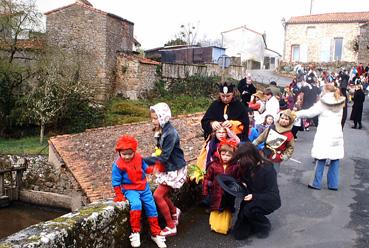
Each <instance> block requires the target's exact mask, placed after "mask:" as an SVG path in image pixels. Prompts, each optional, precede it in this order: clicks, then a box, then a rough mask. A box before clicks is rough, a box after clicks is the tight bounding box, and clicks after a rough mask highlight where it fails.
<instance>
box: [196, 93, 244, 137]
mask: <svg viewBox="0 0 369 248" xmlns="http://www.w3.org/2000/svg"><path fill="white" fill-rule="evenodd" d="M224 108H225V104H224V103H223V102H222V101H221V100H215V101H214V102H213V103H212V104H211V105H210V106H209V108H208V110H206V113H205V114H204V116H203V117H202V119H201V126H202V129H203V130H204V138H205V139H207V137H208V136H209V135H210V134H211V133H212V131H213V129H212V128H211V125H210V122H212V121H219V122H224V121H225V119H224ZM227 115H228V120H236V121H240V122H241V123H242V124H243V126H244V129H243V132H242V133H241V134H239V135H238V137H239V138H240V140H241V141H248V133H249V116H248V114H247V108H246V107H245V106H244V105H243V104H242V103H241V102H240V101H238V100H235V99H234V100H233V101H232V102H230V103H229V105H228V108H227Z"/></svg>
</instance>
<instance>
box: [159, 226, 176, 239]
mask: <svg viewBox="0 0 369 248" xmlns="http://www.w3.org/2000/svg"><path fill="white" fill-rule="evenodd" d="M176 234H177V227H176V226H174V227H173V228H169V227H167V226H166V227H164V229H163V230H161V232H160V235H161V236H165V237H167V236H174V235H176Z"/></svg>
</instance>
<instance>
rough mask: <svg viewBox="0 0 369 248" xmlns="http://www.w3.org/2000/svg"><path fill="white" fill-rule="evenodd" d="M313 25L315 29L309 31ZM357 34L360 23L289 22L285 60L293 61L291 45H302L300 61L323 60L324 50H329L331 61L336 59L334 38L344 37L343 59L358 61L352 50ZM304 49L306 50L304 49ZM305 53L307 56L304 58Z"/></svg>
mask: <svg viewBox="0 0 369 248" xmlns="http://www.w3.org/2000/svg"><path fill="white" fill-rule="evenodd" d="M312 27H315V28H314V30H313V29H311V31H312V32H308V31H307V30H308V28H312ZM357 35H359V24H358V23H321V24H288V25H287V26H286V34H285V48H284V60H285V61H291V59H292V57H291V52H292V49H291V46H292V45H300V62H321V61H322V60H321V54H322V51H323V50H324V51H327V52H329V61H334V38H336V37H342V38H343V48H342V59H341V60H342V61H350V62H356V61H357V55H356V54H355V52H354V51H353V50H352V41H353V40H354V39H355V38H356V37H357ZM304 47H305V48H304ZM304 49H306V51H303V50H304ZM304 53H305V54H306V58H304V57H305V56H304ZM305 59H306V60H305ZM327 62H328V61H327Z"/></svg>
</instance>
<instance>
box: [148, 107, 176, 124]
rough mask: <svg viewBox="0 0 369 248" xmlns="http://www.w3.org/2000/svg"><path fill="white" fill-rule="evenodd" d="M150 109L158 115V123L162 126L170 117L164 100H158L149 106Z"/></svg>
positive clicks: (170, 114)
mask: <svg viewBox="0 0 369 248" xmlns="http://www.w3.org/2000/svg"><path fill="white" fill-rule="evenodd" d="M150 111H154V112H155V114H156V115H157V116H158V120H159V125H160V127H162V128H163V127H164V125H165V124H166V123H167V122H168V121H169V120H170V118H172V113H171V111H170V108H169V106H168V104H166V103H165V102H159V103H157V104H155V105H154V106H151V107H150Z"/></svg>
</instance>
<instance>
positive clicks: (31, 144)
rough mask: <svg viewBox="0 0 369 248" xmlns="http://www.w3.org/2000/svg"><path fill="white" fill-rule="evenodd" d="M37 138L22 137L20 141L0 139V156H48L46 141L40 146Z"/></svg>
mask: <svg viewBox="0 0 369 248" xmlns="http://www.w3.org/2000/svg"><path fill="white" fill-rule="evenodd" d="M39 139H40V138H39V137H38V136H32V137H24V138H20V139H3V138H0V154H6V155H24V154H29V155H37V154H44V155H46V154H48V151H49V149H48V147H47V145H48V143H47V139H46V138H45V141H44V143H43V144H40V140H39Z"/></svg>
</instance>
